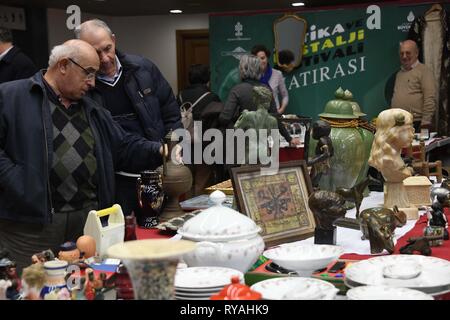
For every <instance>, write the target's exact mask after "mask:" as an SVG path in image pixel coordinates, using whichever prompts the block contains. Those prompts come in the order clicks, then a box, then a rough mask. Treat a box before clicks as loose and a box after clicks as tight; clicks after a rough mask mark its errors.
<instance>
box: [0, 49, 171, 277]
mask: <svg viewBox="0 0 450 320" xmlns="http://www.w3.org/2000/svg"><path fill="white" fill-rule="evenodd" d="M98 69H99V58H98V55H97V53H96V51H95V49H94V48H93V47H92V46H90V45H89V44H88V43H86V42H84V41H81V40H70V41H68V42H66V43H65V44H63V45H60V46H56V47H55V48H53V50H52V53H51V55H50V59H49V67H48V70H47V71H46V72H44V73H42V72H38V73H36V74H35V75H34V76H33V77H32V78H29V79H25V80H17V81H12V82H7V83H4V84H2V85H0V248H6V249H7V250H8V251H9V253H10V257H11V258H12V259H13V260H16V262H17V265H18V268H19V269H20V268H22V267H24V266H27V265H29V264H30V263H31V256H32V255H33V254H34V253H36V252H41V251H43V250H45V249H48V248H50V249H53V250H55V249H57V248H58V246H59V245H60V244H62V243H64V242H65V241H75V240H77V238H78V237H79V236H80V235H82V234H83V227H84V223H85V220H86V216H87V214H88V212H89V211H90V210H93V209H95V210H97V209H102V208H105V207H109V206H111V205H112V204H114V202H115V201H114V191H115V190H114V172H115V171H117V170H136V171H137V170H141V169H144V168H147V167H149V166H154V165H156V164H157V163H159V162H160V161H161V154H162V150H163V147H162V145H161V144H160V143H159V142H152V141H148V140H146V139H143V138H141V137H139V136H137V135H134V134H130V133H127V132H125V131H124V130H123V129H122V128H121V127H120V126H119V125H117V124H116V123H115V122H114V121H113V119H112V117H111V114H110V113H109V112H108V111H107V110H105V109H104V108H102V107H100V106H99V105H98V104H97V103H96V102H95V101H94V100H92V99H91V98H89V97H87V96H85V94H86V93H87V92H88V90H89V89H91V88H92V87H94V85H95V74H96V72H97V71H98Z"/></svg>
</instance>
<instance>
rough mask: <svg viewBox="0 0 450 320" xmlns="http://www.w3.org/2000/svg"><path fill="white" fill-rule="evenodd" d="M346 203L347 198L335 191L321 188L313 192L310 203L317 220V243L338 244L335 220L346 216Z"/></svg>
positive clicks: (315, 235) (315, 239) (315, 232)
mask: <svg viewBox="0 0 450 320" xmlns="http://www.w3.org/2000/svg"><path fill="white" fill-rule="evenodd" d="M344 204H345V199H344V198H343V197H342V196H341V195H339V194H337V193H335V192H331V191H324V190H320V191H315V192H313V193H312V194H311V196H310V197H309V200H308V205H309V208H310V209H311V211H312V212H313V214H314V220H315V222H316V228H315V230H314V243H315V244H333V245H334V244H336V227H335V226H333V222H334V221H335V220H336V219H338V218H341V217H344V216H345V213H346V210H345V206H344Z"/></svg>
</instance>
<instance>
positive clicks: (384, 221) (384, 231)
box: [362, 211, 395, 254]
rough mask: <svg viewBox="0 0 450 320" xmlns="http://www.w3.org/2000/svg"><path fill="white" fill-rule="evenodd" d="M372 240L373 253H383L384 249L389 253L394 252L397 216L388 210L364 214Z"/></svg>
mask: <svg viewBox="0 0 450 320" xmlns="http://www.w3.org/2000/svg"><path fill="white" fill-rule="evenodd" d="M362 219H364V222H365V223H366V224H367V230H368V235H369V241H370V252H371V253H372V254H376V253H382V252H383V250H384V249H386V250H387V252H389V253H393V252H394V230H395V216H394V214H393V213H392V211H391V212H390V213H388V212H386V213H385V212H382V213H381V212H379V213H378V214H377V213H375V214H369V215H367V216H364V218H362Z"/></svg>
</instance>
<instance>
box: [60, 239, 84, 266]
mask: <svg viewBox="0 0 450 320" xmlns="http://www.w3.org/2000/svg"><path fill="white" fill-rule="evenodd" d="M60 249H61V250H60V251H59V252H58V259H59V260H64V261H67V262H68V263H78V262H79V261H80V258H81V253H80V250H79V249H78V248H77V245H76V244H75V242H71V241H68V242H65V243H63V244H62V245H61V246H60Z"/></svg>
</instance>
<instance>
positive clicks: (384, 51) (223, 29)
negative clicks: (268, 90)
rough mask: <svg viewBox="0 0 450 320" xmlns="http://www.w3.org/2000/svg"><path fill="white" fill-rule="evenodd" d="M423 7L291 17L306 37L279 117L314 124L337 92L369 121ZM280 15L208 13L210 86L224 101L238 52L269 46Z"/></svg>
mask: <svg viewBox="0 0 450 320" xmlns="http://www.w3.org/2000/svg"><path fill="white" fill-rule="evenodd" d="M430 6H431V5H429V4H427V5H410V6H405V5H402V6H400V5H371V6H368V7H357V8H345V9H337V10H327V11H325V10H324V11H312V12H304V13H303V12H299V13H296V15H297V16H299V17H301V18H303V19H305V20H306V21H307V24H308V33H307V38H306V42H305V49H304V56H303V60H302V64H301V66H300V67H298V68H296V69H294V70H293V71H292V72H290V73H289V74H285V75H284V76H285V81H286V87H287V88H288V91H289V105H288V108H287V112H286V113H295V114H299V115H303V116H309V117H313V118H314V119H316V118H317V115H318V114H319V113H321V112H322V111H323V108H324V106H325V104H326V103H327V101H329V100H331V99H332V98H333V93H334V92H335V91H336V89H337V88H338V87H342V88H344V89H348V90H350V91H352V93H353V96H354V99H355V100H356V101H357V102H358V103H359V104H360V106H361V108H362V110H363V111H364V112H365V113H367V116H368V118H369V119H372V118H373V117H376V116H377V115H378V113H379V112H381V111H382V110H384V109H386V108H387V107H388V101H387V99H386V93H385V91H386V90H387V87H388V85H387V83H388V80H389V79H390V78H391V77H392V75H393V74H395V73H396V72H397V71H398V69H399V65H400V63H399V57H398V46H399V42H400V41H403V40H405V39H406V36H407V34H408V31H409V28H410V25H411V23H412V21H413V20H414V18H415V17H418V16H421V15H423V14H424V13H425V12H426V10H428V9H429V8H430ZM448 6H449V5H447V6H446V8H447V7H448ZM282 16H283V14H282V13H265V14H247V15H235V16H232V15H223V16H220V15H212V16H210V24H209V25H210V39H211V40H210V57H211V85H212V90H213V91H214V92H216V93H218V94H219V96H220V98H221V99H222V100H223V101H225V100H226V98H227V96H228V92H229V90H230V89H231V88H232V87H233V86H234V85H235V84H236V83H238V82H239V81H240V79H239V72H238V69H237V67H238V64H239V57H240V55H241V54H243V53H246V52H249V51H250V50H251V48H252V47H253V46H254V45H255V44H264V45H266V46H267V47H268V48H269V49H273V47H274V33H273V22H274V21H275V20H277V19H279V18H280V17H282ZM272 58H273V56H272V57H271V60H272Z"/></svg>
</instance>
